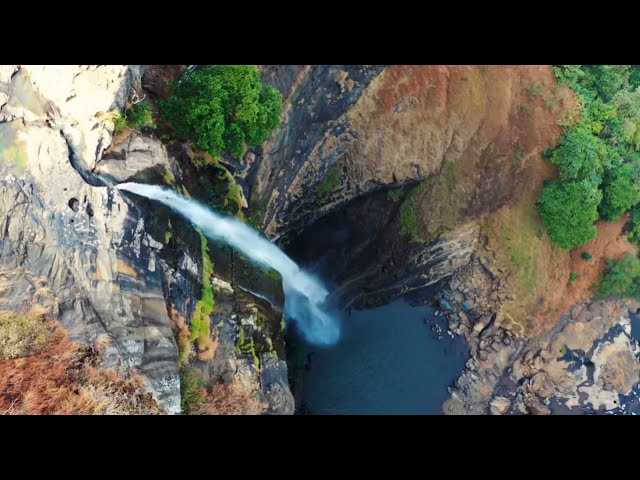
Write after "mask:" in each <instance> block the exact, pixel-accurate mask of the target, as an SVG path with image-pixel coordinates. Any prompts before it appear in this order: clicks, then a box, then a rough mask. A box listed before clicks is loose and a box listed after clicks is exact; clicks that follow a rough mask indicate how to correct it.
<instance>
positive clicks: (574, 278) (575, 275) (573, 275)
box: [569, 272, 580, 285]
mask: <svg viewBox="0 0 640 480" xmlns="http://www.w3.org/2000/svg"><path fill="white" fill-rule="evenodd" d="M579 278H580V274H579V273H576V272H571V274H570V275H569V285H573V284H574V283H576V281H577V280H578V279H579Z"/></svg>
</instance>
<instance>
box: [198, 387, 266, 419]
mask: <svg viewBox="0 0 640 480" xmlns="http://www.w3.org/2000/svg"><path fill="white" fill-rule="evenodd" d="M265 409H266V406H265V405H264V404H262V403H260V402H258V401H257V400H256V399H255V397H254V395H252V394H251V392H249V391H248V390H247V389H246V388H244V387H242V386H241V385H238V384H235V383H233V384H224V385H214V386H213V387H212V388H211V389H209V390H207V391H206V393H205V396H204V402H203V403H202V405H201V406H200V408H199V410H198V412H197V413H196V415H260V414H261V413H263V412H264V411H265Z"/></svg>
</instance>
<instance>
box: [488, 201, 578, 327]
mask: <svg viewBox="0 0 640 480" xmlns="http://www.w3.org/2000/svg"><path fill="white" fill-rule="evenodd" d="M544 231H545V229H544V225H543V223H542V220H541V219H540V216H539V215H538V213H537V210H536V207H535V203H534V202H533V199H527V200H523V201H522V202H521V203H519V204H518V205H515V206H511V207H504V208H502V209H501V210H500V211H498V212H496V214H494V215H492V216H491V217H489V218H488V221H487V223H486V224H485V225H484V226H483V229H482V233H483V235H484V236H485V237H486V238H487V243H488V248H489V251H491V252H494V253H495V257H493V256H492V257H491V259H490V261H491V262H492V263H493V264H494V265H495V266H496V267H497V268H498V269H499V270H500V271H502V272H504V273H503V274H501V278H503V279H504V280H505V282H504V289H503V293H504V294H505V296H507V297H508V298H509V299H508V300H505V301H503V302H502V303H501V306H500V311H501V314H502V316H503V317H504V318H505V320H504V326H505V327H506V328H512V329H513V330H514V331H519V332H520V333H524V334H527V333H530V332H532V331H533V330H534V329H535V328H536V325H535V321H532V320H531V317H530V315H532V314H534V312H535V311H537V310H536V308H538V307H542V306H543V305H544V303H545V301H546V300H547V299H548V298H549V291H548V289H549V288H557V287H554V286H553V285H554V282H557V281H558V280H559V279H558V276H559V275H561V274H562V276H564V275H566V273H562V272H565V271H566V270H564V269H565V268H566V267H565V265H564V263H563V262H564V260H565V259H566V257H565V256H564V255H563V254H562V252H561V251H560V249H559V247H556V246H554V245H553V244H552V243H551V242H550V241H549V239H548V237H547V236H546V235H545V234H544ZM556 279H558V280H556ZM564 279H566V277H564ZM562 281H566V280H562Z"/></svg>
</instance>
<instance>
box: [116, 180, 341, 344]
mask: <svg viewBox="0 0 640 480" xmlns="http://www.w3.org/2000/svg"><path fill="white" fill-rule="evenodd" d="M116 188H117V189H119V190H125V191H127V192H132V193H135V194H136V195H140V196H143V197H147V198H150V199H152V200H157V201H159V202H160V203H163V204H164V205H166V206H167V207H169V208H171V209H173V210H175V211H176V212H178V213H179V214H181V215H182V216H184V217H185V218H186V219H188V220H189V221H191V222H192V223H193V224H194V225H197V226H198V227H200V229H201V230H202V232H203V233H204V234H205V235H206V236H207V237H209V238H210V239H211V240H216V241H222V242H224V243H226V244H228V245H230V246H231V247H233V248H235V249H237V250H239V251H241V252H242V254H243V255H245V256H246V257H248V258H250V259H251V260H253V261H255V262H259V263H262V264H264V265H267V266H269V267H271V268H273V269H275V270H277V271H278V272H279V273H280V275H282V286H283V288H284V293H285V306H284V310H285V317H286V318H287V320H291V321H294V322H296V323H297V324H298V326H299V328H300V331H301V332H302V334H303V335H304V336H305V338H306V339H307V340H308V341H309V342H312V343H316V344H321V345H322V344H324V345H332V344H334V343H336V342H337V341H338V339H339V337H340V326H339V323H338V320H337V318H335V317H334V316H333V315H330V314H329V313H328V312H327V311H326V310H325V308H324V305H323V304H324V302H325V299H326V297H327V295H328V293H329V292H328V291H327V289H326V287H325V286H324V285H323V284H322V282H321V281H320V280H319V279H318V278H315V277H314V276H312V275H311V274H309V273H307V272H305V271H303V270H301V269H300V267H298V265H296V263H295V262H294V261H293V260H291V259H290V258H289V257H288V256H287V255H286V254H285V253H284V252H283V251H282V250H280V249H279V248H278V247H277V246H276V245H274V244H273V243H271V242H270V241H269V240H267V239H266V238H264V237H262V236H260V235H259V234H258V232H257V231H255V230H254V229H252V228H251V227H249V226H247V225H245V224H244V223H242V222H241V221H240V220H238V219H236V218H235V217H228V216H224V215H220V214H219V213H216V212H213V211H211V210H210V209H209V208H207V207H205V206H204V205H201V204H200V203H198V202H196V201H195V200H192V199H188V198H186V197H183V196H182V195H179V194H177V193H175V192H173V191H171V190H168V189H165V188H161V187H158V186H155V185H142V184H139V183H121V184H120V185H117V186H116Z"/></svg>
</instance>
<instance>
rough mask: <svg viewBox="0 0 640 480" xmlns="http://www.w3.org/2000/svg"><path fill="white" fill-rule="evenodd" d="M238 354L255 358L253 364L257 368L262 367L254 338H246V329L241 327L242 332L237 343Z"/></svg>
mask: <svg viewBox="0 0 640 480" xmlns="http://www.w3.org/2000/svg"><path fill="white" fill-rule="evenodd" d="M236 353H237V354H238V355H251V357H252V358H253V364H254V365H255V367H256V368H259V367H260V359H259V358H258V355H257V354H256V345H255V343H254V341H253V337H251V336H249V338H247V337H246V334H245V331H244V328H243V327H242V326H240V332H239V333H238V342H237V343H236Z"/></svg>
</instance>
